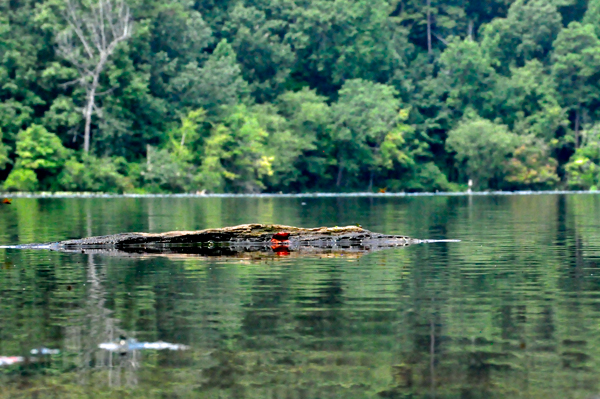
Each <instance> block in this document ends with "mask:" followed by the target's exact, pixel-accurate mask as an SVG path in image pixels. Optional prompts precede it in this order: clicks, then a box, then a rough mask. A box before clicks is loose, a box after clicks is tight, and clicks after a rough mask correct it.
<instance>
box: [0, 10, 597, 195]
mask: <svg viewBox="0 0 600 399" xmlns="http://www.w3.org/2000/svg"><path fill="white" fill-rule="evenodd" d="M128 4H129V6H130V8H131V13H132V15H133V19H134V21H135V28H134V30H133V34H132V37H131V38H130V39H129V40H127V41H126V42H124V43H121V44H120V45H119V46H118V48H117V49H116V50H115V52H114V53H113V55H112V56H111V57H110V59H109V60H108V61H107V63H106V65H105V68H104V70H103V73H102V74H101V76H100V80H99V82H98V93H100V94H99V96H98V97H97V99H96V100H97V101H96V107H95V109H94V115H93V118H92V126H91V139H92V143H93V146H92V149H93V154H92V155H93V157H91V158H90V160H85V159H84V158H83V157H82V156H81V154H79V153H80V152H81V147H82V141H83V140H82V137H83V127H84V123H83V122H84V121H83V114H82V106H83V105H84V104H85V103H86V95H87V93H86V90H85V89H84V88H83V87H82V86H80V85H79V84H77V81H76V79H77V78H79V77H80V76H81V71H80V70H78V69H77V68H78V67H79V68H81V65H83V64H81V65H80V64H78V63H77V62H69V63H67V62H65V61H64V59H62V58H61V57H60V56H59V54H58V53H57V51H56V50H57V37H56V35H55V34H56V32H61V31H64V29H65V28H66V27H67V25H68V23H67V21H66V20H65V17H64V8H65V2H64V1H61V0H39V1H35V2H34V1H23V2H0V130H1V131H2V132H3V135H2V140H1V142H2V144H1V145H0V171H1V172H0V176H2V178H8V177H10V175H11V173H13V171H14V175H13V176H12V177H10V179H9V180H8V181H7V183H6V186H7V187H8V186H10V187H21V186H22V187H26V188H27V189H32V187H36V188H35V189H39V190H51V189H64V187H73V189H76V190H83V189H84V188H83V187H88V188H87V189H89V190H108V191H117V192H120V191H124V190H126V191H132V190H133V191H135V192H144V191H150V192H170V191H176V192H188V191H191V192H195V191H198V190H200V191H201V190H203V189H208V190H214V191H224V192H225V191H226V192H258V191H265V190H266V191H271V192H278V191H286V192H287V191H291V192H302V191H315V190H326V191H329V190H332V189H335V190H351V191H354V190H365V189H366V190H368V189H372V188H373V187H386V186H387V187H388V189H390V190H392V191H396V190H409V191H423V190H442V189H443V190H452V189H456V188H457V187H458V186H457V185H456V184H457V183H459V182H460V183H464V182H465V178H466V177H467V176H466V175H465V170H466V168H467V164H468V163H469V162H468V160H467V159H468V158H464V159H463V158H460V159H462V160H459V158H456V157H454V155H455V152H454V150H452V149H451V148H453V146H454V145H455V144H456V142H455V140H456V139H450V140H449V136H450V132H456V131H459V130H461V129H463V130H464V126H465V123H466V122H465V121H466V120H469V119H472V118H470V117H469V115H472V113H476V114H477V115H479V116H481V117H482V118H485V119H486V120H487V121H489V122H490V123H493V124H494V125H495V126H501V125H504V126H506V131H507V132H509V133H510V134H509V135H518V136H519V140H520V142H519V143H517V144H515V145H514V149H517V150H516V152H515V156H514V157H510V156H509V155H507V156H508V157H509V159H510V161H509V160H507V161H506V162H505V166H506V168H507V169H504V170H503V171H502V172H500V169H498V168H496V166H494V168H496V169H494V170H493V171H492V170H490V171H489V173H488V175H489V176H486V177H482V179H479V180H481V181H479V182H478V186H477V187H478V188H479V189H486V188H505V189H512V188H519V189H541V188H550V187H559V188H560V187H564V186H568V185H569V184H571V183H570V182H573V181H574V180H573V179H574V178H570V177H569V176H571V175H573V173H575V172H573V173H571V174H569V173H566V174H565V173H564V172H566V169H565V168H566V166H567V165H569V168H571V169H569V170H572V169H573V165H575V164H573V161H572V159H571V158H572V156H573V154H574V153H576V152H577V151H578V147H579V146H580V145H583V141H584V140H583V139H582V137H583V136H582V134H583V128H584V127H586V126H591V125H594V124H595V123H596V122H597V120H598V118H600V111H599V110H600V83H599V82H600V39H599V38H598V29H599V26H600V25H599V24H600V11H599V10H600V2H599V1H597V0H591V1H589V2H586V1H583V0H577V1H575V0H552V1H546V0H490V1H487V2H484V3H482V2H479V3H477V2H463V1H461V0H448V1H442V0H428V1H424V0H405V1H401V2H398V1H390V0H376V1H365V0H314V1H308V0H277V1H265V0H249V1H246V2H240V1H233V0H228V1H219V2H217V1H214V0H200V1H196V2H186V1H175V2H166V3H165V2H158V1H138V0H132V1H129V2H128ZM81 55H82V57H83V56H84V54H81ZM83 61H84V60H83V58H82V62H83ZM240 110H243V111H240ZM401 112H403V113H405V114H402V115H401ZM242 114H243V115H244V116H243V117H241V116H239V115H242ZM233 115H238V117H233ZM465 115H467V117H465ZM236 118H237V119H236ZM240 121H243V122H240ZM34 126H38V127H42V126H43V128H45V129H46V130H47V131H51V132H53V134H55V137H57V138H58V140H59V141H60V144H61V147H66V148H69V149H73V150H75V153H74V154H67V153H66V152H64V151H67V150H64V148H63V150H64V151H63V150H60V151H58V153H62V152H64V154H62V155H60V154H59V155H60V156H58V157H55V156H54V155H53V153H52V151H51V152H50V153H45V152H44V151H41V152H39V153H37V155H32V156H33V159H34V161H28V157H29V155H24V156H21V155H19V148H21V151H22V152H23V151H25V150H23V148H24V147H23V146H24V144H23V143H21V147H19V146H18V142H19V141H21V142H26V141H28V140H27V139H25V140H23V139H24V138H23V137H22V136H21V137H20V138H18V137H17V136H18V135H19V134H20V133H19V132H23V131H27V130H28V129H30V128H32V127H34ZM486 126H487V125H486ZM488 127H489V126H488ZM502 129H504V128H502ZM502 129H500V130H502ZM492 130H494V129H492ZM502 131H504V130H502ZM511 132H512V133H511ZM453 135H454V136H455V135H456V133H453ZM500 136H502V137H504V136H503V135H502V134H501V135H500ZM238 140H241V141H240V142H239V143H238V142H237V141H238ZM448 140H449V141H448ZM447 141H448V142H447ZM486 142H487V143H489V144H490V145H495V144H494V141H493V140H488V141H486V140H483V141H482V143H481V145H484V144H483V143H486ZM242 143H250V148H248V149H243V145H242ZM524 143H526V144H524ZM56 144H57V142H54V144H51V143H49V142H43V141H42V142H40V143H39V144H33V143H32V142H30V143H29V144H27V145H26V146H27V147H28V148H29V149H32V150H33V149H35V148H36V147H39V148H38V149H44V148H55V149H56V148H58V147H57V145H56ZM530 147H535V148H530ZM27 151H29V150H27ZM27 151H25V152H27ZM67 152H68V151H67ZM493 152H494V151H492V150H490V151H487V150H486V152H485V153H486V154H488V155H486V156H491V155H489V154H491V153H493ZM33 153H35V151H33V152H32V154H33ZM148 155H150V161H148ZM551 155H552V156H551ZM246 157H247V159H246ZM553 157H554V158H553ZM153 158H154V160H153ZM92 159H93V161H92ZM97 159H102V160H105V162H107V163H109V164H111V165H112V164H115V165H116V166H114V168H113V167H108V166H107V168H108V169H106V170H104V169H103V168H101V167H100V164H101V162H98V163H96V161H95V160H97ZM117 159H119V161H116V160H117ZM553 159H554V160H553ZM590 159H591V158H590ZM35 160H37V161H35ZM108 160H111V161H110V162H109V161H108ZM456 160H459V161H458V162H455V161H456ZM492 161H493V162H491V163H492V164H494V165H496V160H495V158H494V159H493V160H492ZM28 162H29V164H28ZM31 162H34V163H35V162H37V164H35V165H34V164H33V163H31ZM554 162H556V164H555V163H554ZM125 163H126V165H125ZM485 164H486V163H482V165H485ZM81 165H85V168H82V167H81ZM510 165H512V169H511V168H510V167H509V166H510ZM10 166H12V169H11V168H10ZM63 167H65V170H64V171H63ZM111 168H112V169H111ZM25 170H30V171H33V172H34V175H35V179H33V178H32V177H33V175H32V174H31V173H30V172H25ZM92 170H93V171H94V172H90V171H92ZM573 170H574V169H573ZM557 171H558V172H557ZM63 172H64V173H63ZM88 172H89V173H88ZM94 173H98V174H99V176H98V179H95V177H94V176H93V174H94ZM163 173H164V174H165V175H164V176H161V174H163ZM557 173H558V175H560V176H561V177H563V181H562V182H557V181H556V174H557ZM117 175H119V176H122V177H123V178H126V179H127V182H125V180H122V179H121V178H120V177H118V176H117ZM68 176H70V177H68ZM109 176H112V177H109ZM490 176H493V177H490ZM508 176H510V178H509V177H508ZM69 179H71V180H69ZM246 179H248V181H247V182H244V181H245V180H246ZM20 181H23V182H25V183H23V184H20V183H19V182H20ZM34 181H37V183H34ZM102 181H107V182H108V181H112V182H114V184H115V185H116V186H115V187H113V188H109V187H108V185H107V184H108V183H107V184H104V183H101V182H102ZM387 182H389V183H387ZM98 187H104V188H102V189H100V188H98ZM573 187H574V186H573ZM14 189H17V188H14Z"/></svg>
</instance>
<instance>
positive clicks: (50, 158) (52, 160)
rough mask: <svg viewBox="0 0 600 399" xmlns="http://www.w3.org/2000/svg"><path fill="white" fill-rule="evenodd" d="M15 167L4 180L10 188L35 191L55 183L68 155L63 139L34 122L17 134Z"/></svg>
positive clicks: (7, 188)
mask: <svg viewBox="0 0 600 399" xmlns="http://www.w3.org/2000/svg"><path fill="white" fill-rule="evenodd" d="M16 154H17V159H16V161H15V167H14V168H13V169H12V171H11V172H10V174H9V175H8V178H7V179H6V181H5V182H4V188H5V189H6V190H17V191H34V190H37V189H38V188H50V187H52V186H53V183H54V177H55V176H56V175H57V174H58V173H59V172H60V170H61V168H62V167H63V165H64V162H65V160H66V159H67V155H68V151H67V149H65V147H63V145H62V143H61V142H60V139H59V138H58V137H57V136H56V135H55V134H54V133H50V132H48V131H47V130H46V129H45V128H44V127H43V126H39V125H32V126H31V127H30V128H28V129H26V130H22V131H21V132H19V134H18V135H17V150H16Z"/></svg>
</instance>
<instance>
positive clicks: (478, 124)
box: [446, 116, 519, 190]
mask: <svg viewBox="0 0 600 399" xmlns="http://www.w3.org/2000/svg"><path fill="white" fill-rule="evenodd" d="M518 144H519V138H518V136H517V135H516V134H514V133H512V132H510V131H509V130H508V128H507V127H506V126H505V125H498V124H496V123H493V122H491V121H489V120H487V119H483V118H480V117H477V116H467V117H465V118H464V119H463V120H462V121H461V122H460V123H459V124H458V126H457V127H456V128H454V129H452V131H450V133H448V140H447V141H446V147H447V149H448V151H452V152H454V153H456V155H455V158H456V161H457V167H458V168H459V171H460V173H461V175H462V176H464V177H465V178H467V179H472V180H473V187H474V188H475V189H479V190H481V189H485V188H488V187H490V188H499V187H500V185H501V182H502V180H504V176H505V174H506V170H507V163H508V161H509V159H510V156H511V155H512V154H513V152H514V150H515V149H516V148H517V145H518Z"/></svg>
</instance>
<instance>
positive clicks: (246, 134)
mask: <svg viewBox="0 0 600 399" xmlns="http://www.w3.org/2000/svg"><path fill="white" fill-rule="evenodd" d="M228 111H229V113H228V115H227V116H226V117H225V119H224V121H223V123H219V124H217V125H216V126H215V127H214V128H213V129H212V132H211V135H210V136H209V137H208V138H207V139H206V142H205V146H204V152H203V154H202V165H201V166H200V175H199V177H198V180H199V183H200V187H201V188H203V189H206V190H211V191H214V192H224V191H225V192H228V191H233V192H246V193H253V192H258V191H260V190H261V189H263V188H264V184H263V182H262V178H263V177H265V176H269V175H271V174H272V173H273V171H272V168H271V165H272V162H273V158H272V157H269V156H267V151H266V148H265V144H266V139H267V137H268V134H267V132H266V131H265V130H264V129H263V128H262V127H261V126H260V124H259V122H258V119H257V117H256V116H255V115H253V114H252V112H251V111H250V110H249V109H248V108H247V107H246V106H244V105H237V106H234V107H232V108H230V109H229V110H228Z"/></svg>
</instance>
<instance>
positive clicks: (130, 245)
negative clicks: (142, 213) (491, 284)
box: [5, 224, 455, 257]
mask: <svg viewBox="0 0 600 399" xmlns="http://www.w3.org/2000/svg"><path fill="white" fill-rule="evenodd" d="M446 241H455V240H446ZM422 242H431V240H417V239H413V238H410V237H407V236H400V235H388V234H380V233H373V232H371V231H369V230H365V229H363V228H362V227H358V226H346V227H318V228H312V229H307V228H300V227H293V226H284V225H278V224H273V225H265V224H243V225H239V226H233V227H224V228H220V229H206V230H198V231H171V232H167V233H157V234H153V233H121V234H113V235H107V236H96V237H87V238H82V239H76V240H66V241H58V242H53V243H44V244H27V245H19V246H13V247H10V248H20V249H49V250H55V251H61V252H80V253H89V254H92V253H102V254H107V255H126V254H129V255H132V256H135V255H138V256H139V255H164V256H173V257H176V256H185V255H192V256H224V257H229V256H240V254H242V253H263V254H265V253H266V254H276V255H288V254H292V253H296V254H297V255H319V254H323V255H327V254H339V253H342V254H344V253H347V254H349V255H350V254H355V255H359V254H362V253H365V252H372V251H375V250H380V249H385V248H394V247H405V246H408V245H411V244H417V243H422ZM5 248H7V247H5Z"/></svg>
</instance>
